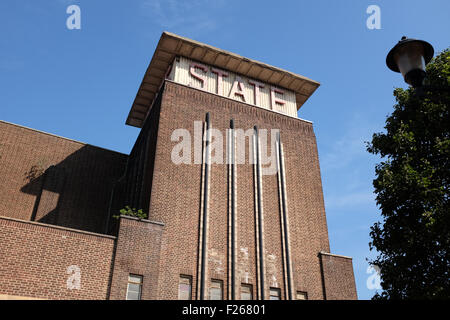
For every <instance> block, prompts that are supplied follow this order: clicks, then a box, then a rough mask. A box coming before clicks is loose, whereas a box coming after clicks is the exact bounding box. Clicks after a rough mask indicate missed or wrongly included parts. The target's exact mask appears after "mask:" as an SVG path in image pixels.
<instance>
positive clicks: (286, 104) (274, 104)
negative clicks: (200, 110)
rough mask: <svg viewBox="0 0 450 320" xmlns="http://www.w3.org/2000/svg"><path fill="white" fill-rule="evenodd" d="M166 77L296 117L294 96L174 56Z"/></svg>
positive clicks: (230, 73)
mask: <svg viewBox="0 0 450 320" xmlns="http://www.w3.org/2000/svg"><path fill="white" fill-rule="evenodd" d="M169 78H170V79H171V80H173V81H175V82H178V83H181V84H184V85H187V86H191V87H194V88H198V89H201V90H205V91H207V92H211V93H214V94H218V95H220V96H224V97H227V98H230V99H233V100H237V101H240V102H244V103H248V104H251V105H255V106H258V107H261V108H264V109H269V110H273V111H276V112H280V113H284V114H287V115H290V116H292V117H297V105H296V101H295V93H294V92H292V91H290V90H286V89H282V88H278V87H274V86H272V85H270V84H267V83H262V82H258V81H256V80H253V79H250V78H247V77H244V76H240V75H238V74H236V73H233V72H230V71H227V70H222V69H218V68H215V67H212V66H209V65H205V64H202V63H199V62H195V61H192V60H190V59H187V58H184V57H177V59H175V62H174V65H173V67H172V70H171V72H170V76H169Z"/></svg>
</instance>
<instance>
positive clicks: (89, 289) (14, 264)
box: [0, 217, 115, 300]
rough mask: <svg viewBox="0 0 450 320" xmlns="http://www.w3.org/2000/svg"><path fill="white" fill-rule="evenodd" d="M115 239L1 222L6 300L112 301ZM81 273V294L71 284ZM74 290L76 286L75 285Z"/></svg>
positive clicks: (0, 277) (0, 285) (0, 276)
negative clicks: (110, 289) (111, 278)
mask: <svg viewBox="0 0 450 320" xmlns="http://www.w3.org/2000/svg"><path fill="white" fill-rule="evenodd" d="M114 240H115V238H114V237H111V236H106V235H100V234H91V233H88V232H84V231H77V230H70V229H67V228H62V227H53V226H50V225H45V224H41V223H36V222H28V221H21V220H16V219H10V218H2V217H0V261H1V263H0V294H6V295H12V296H23V297H32V298H41V299H58V300H59V299H106V298H107V295H108V287H109V281H110V273H111V263H112V256H113V250H114ZM72 265H73V266H77V267H78V268H79V270H80V285H79V289H76V288H75V283H72V282H71V283H72V289H68V286H67V281H69V282H70V281H71V279H70V278H71V276H73V275H74V274H75V272H74V271H75V270H70V269H69V270H68V268H69V267H70V266H72ZM69 287H70V285H69Z"/></svg>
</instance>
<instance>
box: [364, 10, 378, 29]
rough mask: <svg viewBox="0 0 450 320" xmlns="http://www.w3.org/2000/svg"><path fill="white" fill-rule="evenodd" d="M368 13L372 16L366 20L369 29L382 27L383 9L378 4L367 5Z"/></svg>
mask: <svg viewBox="0 0 450 320" xmlns="http://www.w3.org/2000/svg"><path fill="white" fill-rule="evenodd" d="M366 13H368V14H370V16H369V17H368V18H367V20H366V26H367V28H368V29H370V30H373V29H381V10H380V7H379V6H377V5H374V4H372V5H370V6H368V7H367V10H366Z"/></svg>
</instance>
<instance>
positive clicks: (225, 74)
mask: <svg viewBox="0 0 450 320" xmlns="http://www.w3.org/2000/svg"><path fill="white" fill-rule="evenodd" d="M211 72H213V73H215V74H217V92H216V93H217V94H220V95H222V96H223V95H224V93H223V83H222V81H223V78H224V77H228V72H226V71H223V70H220V69H216V68H211Z"/></svg>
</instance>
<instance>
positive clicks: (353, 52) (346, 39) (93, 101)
mask: <svg viewBox="0 0 450 320" xmlns="http://www.w3.org/2000/svg"><path fill="white" fill-rule="evenodd" d="M70 4H77V5H79V6H80V8H81V29H80V30H69V29H67V27H66V19H67V17H68V16H69V15H68V14H66V8H67V7H68V6H69V5H70ZM372 4H374V5H378V6H379V7H380V9H381V29H379V30H369V29H368V28H367V27H366V19H367V18H368V17H369V14H367V13H366V9H367V7H368V6H369V5H372ZM449 12H450V1H448V0H431V1H412V0H403V1H400V0H395V1H376V0H373V1H363V0H346V1H344V0H343V1H331V0H328V1H321V0H315V1H300V0H298V1H275V2H274V1H237V0H227V1H225V0H220V1H207V0H195V1H183V0H180V1H177V0H170V1H162V0H136V1H120V2H119V1H103V0H89V1H88V0H84V1H82V0H80V1H70V0H53V1H44V0H41V1H33V0H28V1H26V0H21V1H18V0H4V1H1V2H0V28H1V29H0V30H1V37H0V119H2V120H6V121H9V122H13V123H17V124H20V125H24V126H28V127H31V128H35V129H38V130H42V131H47V132H50V133H53V134H57V135H61V136H64V137H68V138H71V139H75V140H79V141H82V142H86V143H89V144H93V145H97V146H101V147H104V148H108V149H112V150H117V151H120V152H124V153H129V151H130V150H131V147H132V146H133V143H134V141H135V139H136V137H137V135H138V131H139V130H138V129H137V128H134V127H129V126H126V125H125V119H126V116H127V115H128V112H129V109H130V107H131V104H132V102H133V100H134V97H135V95H136V92H137V89H138V86H139V84H140V81H141V79H142V77H143V74H144V72H145V70H146V68H147V65H148V63H149V61H150V59H151V57H152V53H153V51H154V49H155V47H156V44H157V42H158V39H159V37H160V35H161V32H162V31H164V30H167V31H170V32H174V33H176V34H179V35H182V36H185V37H188V38H191V39H194V40H198V41H201V42H204V43H207V44H210V45H213V46H216V47H218V48H221V49H224V50H228V51H232V52H235V53H238V54H240V55H243V56H246V57H249V58H252V59H256V60H259V61H262V62H265V63H268V64H271V65H274V66H277V67H280V68H283V69H286V70H289V71H292V72H295V73H298V74H301V75H304V76H306V77H309V78H311V79H314V80H316V81H319V82H320V83H321V86H320V87H319V89H318V90H317V91H316V92H315V93H314V94H313V96H312V97H311V98H310V99H309V100H308V101H307V102H306V103H305V104H304V105H303V107H302V108H301V109H300V111H299V117H301V118H303V119H307V120H311V121H313V122H314V130H315V133H316V137H317V142H318V149H319V157H320V162H321V173H322V182H323V189H324V197H325V205H326V212H327V220H328V228H329V236H330V244H331V252H333V253H337V254H344V255H348V256H352V257H353V266H354V271H355V278H356V283H357V290H358V296H359V298H360V299H369V298H370V297H372V296H373V294H374V293H375V291H374V290H369V289H368V288H367V286H366V280H367V278H368V276H369V274H367V273H366V269H367V267H368V264H367V262H366V260H365V258H366V257H373V256H374V254H373V253H370V252H369V249H368V242H369V241H370V238H369V227H370V226H371V225H372V224H373V223H374V222H376V221H377V220H378V219H379V211H378V209H377V207H376V204H375V201H374V195H373V193H372V191H373V188H372V180H373V178H374V166H375V164H376V163H377V162H379V158H377V157H375V156H372V155H370V154H368V153H367V152H366V150H365V144H364V141H368V140H370V139H371V135H372V133H374V132H378V131H382V130H383V127H384V122H385V119H386V116H387V115H388V114H389V113H390V112H391V111H392V106H393V103H394V98H393V96H392V91H393V89H394V87H405V84H404V82H403V79H402V78H401V76H400V75H399V74H396V73H393V72H391V71H390V70H388V69H387V67H386V66H385V57H386V54H387V52H388V51H389V49H390V48H391V47H392V46H393V45H394V44H395V43H396V42H397V41H398V40H399V39H400V38H401V36H403V35H406V36H408V37H412V38H419V39H424V40H427V41H428V42H430V43H431V44H432V45H433V46H434V48H435V52H440V51H442V50H443V49H445V48H446V47H448V46H449V41H448V40H449V38H448V32H449V31H450V19H449V18H448V13H449Z"/></svg>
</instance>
